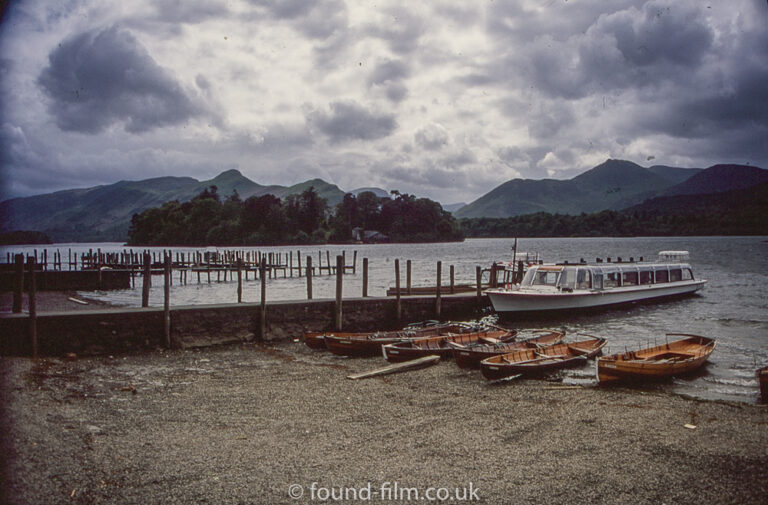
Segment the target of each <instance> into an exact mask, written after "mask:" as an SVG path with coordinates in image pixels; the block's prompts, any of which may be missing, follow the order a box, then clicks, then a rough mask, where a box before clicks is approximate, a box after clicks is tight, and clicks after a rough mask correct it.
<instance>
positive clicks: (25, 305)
mask: <svg viewBox="0 0 768 505" xmlns="http://www.w3.org/2000/svg"><path fill="white" fill-rule="evenodd" d="M71 298H74V299H76V300H80V301H81V302H85V304H83V303H78V302H75V301H73V300H71ZM35 305H36V311H37V313H42V312H66V311H79V310H99V309H110V308H119V307H120V305H115V304H113V303H109V302H105V301H103V300H97V299H95V298H91V297H89V296H87V295H83V294H80V293H78V292H77V291H70V290H68V291H38V292H36V293H35ZM12 309H13V293H10V292H5V293H0V313H3V314H10V313H11V311H12ZM21 311H22V312H23V313H29V297H28V296H27V293H26V292H24V294H23V295H22V297H21Z"/></svg>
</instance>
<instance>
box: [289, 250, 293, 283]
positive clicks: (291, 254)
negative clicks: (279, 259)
mask: <svg viewBox="0 0 768 505" xmlns="http://www.w3.org/2000/svg"><path fill="white" fill-rule="evenodd" d="M288 270H290V271H291V277H293V251H288Z"/></svg>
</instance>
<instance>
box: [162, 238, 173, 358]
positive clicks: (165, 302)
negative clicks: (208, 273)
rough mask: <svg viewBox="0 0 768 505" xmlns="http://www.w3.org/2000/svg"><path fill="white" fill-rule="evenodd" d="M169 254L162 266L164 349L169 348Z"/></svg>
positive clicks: (170, 259)
mask: <svg viewBox="0 0 768 505" xmlns="http://www.w3.org/2000/svg"><path fill="white" fill-rule="evenodd" d="M171 261H172V258H171V254H170V253H169V254H168V255H166V256H165V265H163V280H164V281H165V282H164V283H163V336H164V337H165V348H166V349H170V348H171Z"/></svg>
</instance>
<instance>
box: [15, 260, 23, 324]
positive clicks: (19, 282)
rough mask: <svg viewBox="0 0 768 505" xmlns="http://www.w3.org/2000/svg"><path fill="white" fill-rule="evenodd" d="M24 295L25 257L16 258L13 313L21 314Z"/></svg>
mask: <svg viewBox="0 0 768 505" xmlns="http://www.w3.org/2000/svg"><path fill="white" fill-rule="evenodd" d="M23 293H24V255H23V254H17V255H15V256H14V276H13V313H14V314H19V313H20V312H21V298H22V296H23Z"/></svg>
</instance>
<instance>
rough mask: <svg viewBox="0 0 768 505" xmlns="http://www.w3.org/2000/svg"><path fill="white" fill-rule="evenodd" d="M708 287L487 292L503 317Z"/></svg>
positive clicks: (677, 285) (697, 283) (690, 283)
mask: <svg viewBox="0 0 768 505" xmlns="http://www.w3.org/2000/svg"><path fill="white" fill-rule="evenodd" d="M705 283H706V281H704V280H695V281H681V282H676V283H674V284H672V283H670V284H664V285H659V284H653V285H643V286H632V287H622V288H614V289H611V290H602V291H600V290H594V291H587V290H584V291H574V292H557V293H536V292H527V291H515V290H505V289H490V290H487V291H486V292H485V294H486V295H488V298H489V299H490V301H491V304H492V305H493V309H494V310H495V311H496V312H498V313H500V314H508V313H518V312H521V313H525V312H540V311H562V310H575V309H588V308H594V307H605V306H610V305H619V304H625V303H632V302H640V301H647V300H655V299H662V298H667V297H675V296H682V295H689V294H693V293H695V292H696V291H698V290H699V289H701V288H702V286H703V285H704V284H705Z"/></svg>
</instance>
